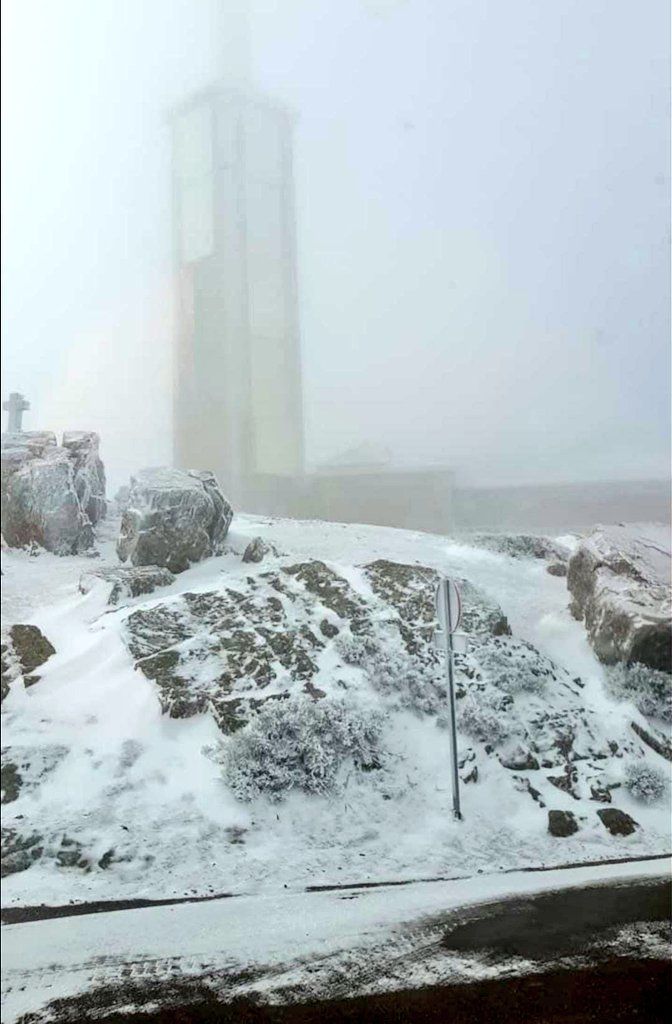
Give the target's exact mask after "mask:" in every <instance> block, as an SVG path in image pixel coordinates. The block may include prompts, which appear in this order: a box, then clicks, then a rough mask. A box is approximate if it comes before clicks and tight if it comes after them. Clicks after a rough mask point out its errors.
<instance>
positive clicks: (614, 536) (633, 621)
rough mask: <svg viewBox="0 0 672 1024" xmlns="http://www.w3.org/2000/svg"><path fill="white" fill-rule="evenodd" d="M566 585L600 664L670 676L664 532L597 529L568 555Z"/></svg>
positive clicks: (670, 608) (671, 616)
mask: <svg viewBox="0 0 672 1024" xmlns="http://www.w3.org/2000/svg"><path fill="white" fill-rule="evenodd" d="M567 586H568V588H569V591H570V593H571V595H572V602H571V605H570V608H571V611H572V614H573V615H574V616H575V617H576V618H577V619H583V620H584V622H585V625H586V630H587V632H588V637H589V639H590V642H591V644H592V646H593V649H594V650H595V653H596V654H597V656H598V658H599V659H600V661H602V662H604V663H605V664H607V665H609V664H614V663H616V662H619V661H624V662H628V663H630V662H640V663H642V664H644V665H648V666H649V667H650V668H654V669H659V670H662V671H665V672H672V602H671V600H670V542H669V534H668V533H667V531H666V530H664V529H660V530H659V529H656V528H655V527H650V528H641V529H638V530H637V531H635V530H633V529H632V528H629V527H626V526H611V527H603V526H598V527H596V528H595V529H594V530H593V531H592V532H591V533H590V534H589V535H588V536H587V537H585V538H584V539H583V540H582V541H581V543H580V544H579V547H578V549H577V550H576V552H575V553H574V554H573V555H572V557H571V559H570V562H569V568H568V574H567Z"/></svg>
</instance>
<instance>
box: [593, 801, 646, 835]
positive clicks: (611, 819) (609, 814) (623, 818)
mask: <svg viewBox="0 0 672 1024" xmlns="http://www.w3.org/2000/svg"><path fill="white" fill-rule="evenodd" d="M597 814H598V817H599V819H600V821H601V822H602V824H603V825H604V827H605V828H606V829H607V830H608V831H609V832H611V834H612V836H629V835H631V834H632V833H633V832H634V831H635V829H637V828H639V825H638V824H637V822H636V821H635V819H634V818H631V817H630V815H629V814H626V813H625V811H621V810H619V808H618V807H603V808H600V810H599V811H598V812H597Z"/></svg>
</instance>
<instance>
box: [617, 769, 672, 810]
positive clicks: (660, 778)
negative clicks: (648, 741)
mask: <svg viewBox="0 0 672 1024" xmlns="http://www.w3.org/2000/svg"><path fill="white" fill-rule="evenodd" d="M667 784H668V779H667V776H666V775H665V773H664V772H662V771H661V770H660V769H659V768H656V767H655V766H654V765H650V764H647V763H646V761H631V762H630V763H629V764H628V765H626V767H625V788H626V789H627V790H628V792H629V793H631V794H632V796H634V797H635V799H636V800H641V801H642V802H643V803H646V804H652V803H655V801H656V800H660V798H661V796H663V795H664V794H665V791H666V790H667Z"/></svg>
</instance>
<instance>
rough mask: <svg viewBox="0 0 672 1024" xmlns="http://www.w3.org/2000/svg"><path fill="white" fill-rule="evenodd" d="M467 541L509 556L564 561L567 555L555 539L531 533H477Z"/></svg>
mask: <svg viewBox="0 0 672 1024" xmlns="http://www.w3.org/2000/svg"><path fill="white" fill-rule="evenodd" d="M469 543H470V544H474V545H475V547H479V548H487V549H488V551H495V552H497V554H500V555H509V556H510V557H511V558H539V559H544V560H545V561H550V562H555V563H558V562H559V563H564V562H566V561H567V558H568V557H569V549H568V548H565V547H563V545H561V544H558V543H557V541H553V540H550V539H549V538H548V537H537V536H536V535H534V534H531V533H479V534H477V535H476V536H475V537H471V538H470V539H469Z"/></svg>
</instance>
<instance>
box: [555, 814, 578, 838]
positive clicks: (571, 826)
mask: <svg viewBox="0 0 672 1024" xmlns="http://www.w3.org/2000/svg"><path fill="white" fill-rule="evenodd" d="M578 830H579V824H578V822H577V820H576V818H575V817H574V815H573V814H572V812H571V811H549V812H548V831H549V832H550V833H551V835H552V836H558V837H560V838H564V837H565V836H571V835H574V833H575V832H578Z"/></svg>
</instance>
